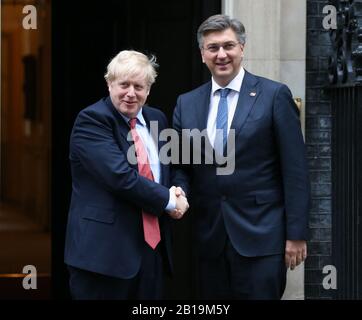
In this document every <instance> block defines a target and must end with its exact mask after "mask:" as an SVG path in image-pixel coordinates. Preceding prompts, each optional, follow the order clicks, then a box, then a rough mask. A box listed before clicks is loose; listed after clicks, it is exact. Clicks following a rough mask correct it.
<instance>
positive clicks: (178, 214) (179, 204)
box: [168, 186, 189, 219]
mask: <svg viewBox="0 0 362 320" xmlns="http://www.w3.org/2000/svg"><path fill="white" fill-rule="evenodd" d="M170 194H172V195H174V198H176V208H175V209H174V210H170V211H168V214H169V215H170V216H171V218H173V219H181V218H182V217H183V215H184V214H185V212H186V211H187V210H188V208H189V203H188V202H187V198H186V195H185V192H184V191H183V190H182V188H181V187H175V186H173V187H171V188H170Z"/></svg>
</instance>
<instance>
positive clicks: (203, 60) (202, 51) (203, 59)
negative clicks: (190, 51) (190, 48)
mask: <svg viewBox="0 0 362 320" xmlns="http://www.w3.org/2000/svg"><path fill="white" fill-rule="evenodd" d="M200 53H201V59H202V63H205V58H204V50H202V49H201V50H200Z"/></svg>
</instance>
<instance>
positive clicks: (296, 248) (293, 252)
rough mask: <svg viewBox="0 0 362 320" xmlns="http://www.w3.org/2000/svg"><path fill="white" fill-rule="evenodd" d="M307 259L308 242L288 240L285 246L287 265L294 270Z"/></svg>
mask: <svg viewBox="0 0 362 320" xmlns="http://www.w3.org/2000/svg"><path fill="white" fill-rule="evenodd" d="M306 258H307V242H306V241H305V240H287V242H286V245H285V265H286V267H287V268H289V267H290V270H294V268H295V267H296V266H298V265H299V264H300V263H301V262H302V261H304V260H305V259H306Z"/></svg>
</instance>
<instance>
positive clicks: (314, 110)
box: [305, 0, 332, 299]
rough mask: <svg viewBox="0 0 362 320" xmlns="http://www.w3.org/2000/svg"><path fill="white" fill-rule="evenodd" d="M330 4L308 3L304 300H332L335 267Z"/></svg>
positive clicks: (312, 0)
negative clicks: (328, 283)
mask: <svg viewBox="0 0 362 320" xmlns="http://www.w3.org/2000/svg"><path fill="white" fill-rule="evenodd" d="M327 4H328V1H327V0H308V1H307V70H306V72H307V80H306V145H307V151H308V162H309V169H310V179H311V187H312V209H311V213H310V222H309V226H310V240H309V243H308V254H309V256H308V259H307V260H306V263H305V298H306V299H331V298H332V292H330V291H328V290H325V289H324V288H323V286H322V281H323V277H324V276H325V275H324V274H323V273H322V269H323V267H324V266H325V265H328V264H332V261H331V241H332V208H331V202H332V201H331V192H332V186H331V162H332V161H331V160H332V159H331V156H332V150H331V136H332V128H331V127H332V118H331V103H330V98H329V96H328V92H326V90H324V87H325V86H326V85H328V57H329V55H330V53H331V51H332V46H331V42H330V39H329V32H328V31H327V30H325V29H323V25H322V21H323V18H324V14H323V7H324V6H325V5H327Z"/></svg>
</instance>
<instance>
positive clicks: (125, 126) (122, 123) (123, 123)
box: [104, 96, 133, 146]
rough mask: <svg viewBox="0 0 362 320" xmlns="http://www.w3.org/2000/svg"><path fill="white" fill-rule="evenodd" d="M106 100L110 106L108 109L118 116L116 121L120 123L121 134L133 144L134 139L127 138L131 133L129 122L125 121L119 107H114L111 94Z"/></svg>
mask: <svg viewBox="0 0 362 320" xmlns="http://www.w3.org/2000/svg"><path fill="white" fill-rule="evenodd" d="M104 102H105V104H106V106H107V107H108V109H109V110H110V111H111V112H112V114H113V115H114V117H115V118H116V122H117V123H118V124H119V126H117V128H118V129H119V133H120V135H121V136H122V137H123V138H124V139H125V140H126V141H127V143H128V144H129V145H130V146H131V145H132V144H133V141H132V140H128V139H127V136H128V134H129V130H130V128H129V126H128V124H127V123H126V121H124V119H123V118H122V116H121V115H120V114H119V113H118V111H117V109H116V108H115V107H114V105H113V103H112V101H111V98H110V97H109V96H108V97H107V98H106V99H105V101H104Z"/></svg>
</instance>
